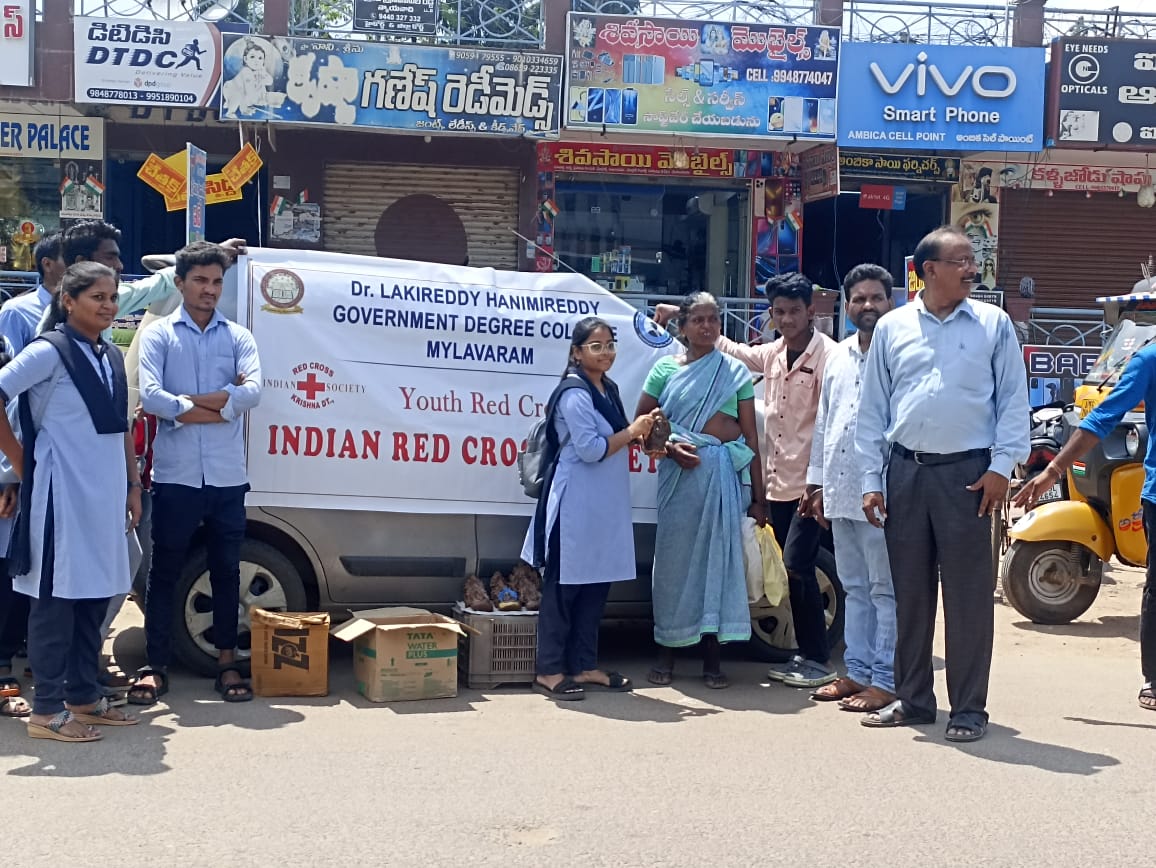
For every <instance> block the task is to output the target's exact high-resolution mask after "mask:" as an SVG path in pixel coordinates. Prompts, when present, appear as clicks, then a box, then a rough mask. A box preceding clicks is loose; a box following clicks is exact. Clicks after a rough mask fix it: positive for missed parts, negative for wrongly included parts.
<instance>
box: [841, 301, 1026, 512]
mask: <svg viewBox="0 0 1156 868" xmlns="http://www.w3.org/2000/svg"><path fill="white" fill-rule="evenodd" d="M1030 414H1031V409H1030V407H1029V405H1028V380H1027V373H1026V371H1025V370H1024V359H1023V352H1022V351H1021V350H1020V345H1019V342H1018V341H1017V340H1016V334H1015V327H1014V326H1013V325H1012V322H1011V319H1010V318H1009V317H1008V315H1007V314H1006V313H1004V312H1003V311H1002V310H1001V309H1000V308H998V307H995V306H994V305H990V304H986V303H984V302H982V301H972V300H971V299H965V300H964V301H963V302H961V303H960V305H959V307H957V308H956V309H955V310H953V311H952V312H951V314H950V315H949V316H947V317H946V318H945V319H943V320H940V319H939V318H938V317H936V316H935V315H934V314H932V313H931V312H930V311H928V310H927V308H926V307H925V306H924V304H923V294H922V293H920V294H919V296H917V297H916V298H915V300H914V301H911V302H909V303H908V304H905V305H904V306H903V307H901V308H899V309H898V310H896V311H893V312H892V313H889V314H887V315H886V316H884V317H882V318H881V319H880V320H879V324H878V325H877V326H876V327H875V336H874V338H872V340H871V349H870V350H869V351H868V353H867V366H866V368H865V370H864V373H863V390H862V393H861V394H860V397H859V420H858V422H857V423H856V427H855V450H856V453H857V455H858V458H859V467H860V472H861V474H862V480H863V485H862V493H863V494H867V493H868V492H871V491H883V490H884V489H883V472H884V469H885V468H886V466H887V458H888V455H889V453H890V449H891V446H892V444H898V445H900V446H904V447H906V448H907V449H910V450H912V451H914V452H937V453H951V452H963V451H965V450H968V449H991V464H990V465H989V467H988V469H989V470H991V471H994V472H996V473H998V474H1000V475H1001V476H1007V477H1009V478H1010V477H1011V473H1012V469H1013V468H1014V467H1015V465H1016V463H1017V462H1020V461H1023V460H1025V459H1026V458H1027V457H1028V452H1029V442H1030V434H1029V432H1030V429H1031V424H1030Z"/></svg>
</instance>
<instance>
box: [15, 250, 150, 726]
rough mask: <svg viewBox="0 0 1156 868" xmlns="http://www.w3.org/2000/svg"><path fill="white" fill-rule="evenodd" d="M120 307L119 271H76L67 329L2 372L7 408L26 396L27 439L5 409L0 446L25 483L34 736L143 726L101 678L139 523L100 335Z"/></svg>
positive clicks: (21, 557) (115, 387) (116, 370)
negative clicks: (112, 614) (104, 632)
mask: <svg viewBox="0 0 1156 868" xmlns="http://www.w3.org/2000/svg"><path fill="white" fill-rule="evenodd" d="M116 304H117V284H116V277H115V274H114V273H113V271H112V270H111V269H109V268H107V267H105V266H103V265H99V264H97V263H92V262H86V263H81V264H78V265H74V266H72V267H70V268H69V269H68V270H67V271H66V272H65V275H64V279H63V281H62V284H61V291H60V296H59V297H58V299H57V302H56V312H57V313H56V315H57V316H58V317H59V318H60V320H61V322H60V323H59V324H58V325H56V327H55V328H53V330H52V331H50V332H47V333H45V334H43V335H41V336H40V337H39V338H38V339H36V340H34V341H33V342H32V343H30V344H29V345H28V346H27V347H26V348H25V350H24V352H22V353H21V354H20V355H19V356H18V357H17V358H16V359H15V360H13V361H12V362H11V363H9V364H8V365H7V366H6V367H5V368H4V369H3V370H0V399H2V400H3V401H4V403H5V404H7V403H8V402H9V401H11V400H13V399H15V398H16V397H17V396H19V395H24V394H26V395H27V398H26V400H23V401H21V402H20V417H21V418H20V428H21V437H22V438H23V444H21V442H20V441H19V440H17V439H16V436H15V434H14V433H13V431H12V426H11V425H10V424H9V423H8V419H7V417H6V416H5V415H3V414H0V451H2V452H3V453H4V454H5V456H7V458H8V460H9V461H10V462H11V463H12V466H13V467H16V468H19V472H20V476H21V480H22V485H21V498H20V513H19V517H18V519H17V523H16V528H15V530H14V534H15V537H16V538H15V539H14V541H13V545H12V549H11V559H10V567H11V571H12V573H13V574H14V576H15V578H14V586H15V588H16V590H17V591H19V592H20V593H22V594H25V595H27V596H29V597H31V598H32V611H31V616H30V618H29V624H28V634H29V635H28V653H29V662H30V663H31V664H32V670H33V672H34V683H35V696H34V698H33V705H32V715H31V717H30V718H29V723H28V734H29V735H30V736H32V737H33V738H48V739H54V740H57V741H77V742H88V741H96V740H98V739H99V738H100V737H101V736H100V732H99V730H97V729H95V728H94V727H95V726H97V725H111V726H124V725H127V724H133V723H136V722H137V721H136V720H135V719H134V718H132V717H129V716H127V715H125V714H124V713H123V712H121V711H120V710H119V709H116V708H110V707H109V706H108V702H107V700H106V699H104V697H103V692H102V690H101V686H100V683H99V681H98V673H99V666H100V642H101V635H100V625H101V621H102V620H103V619H104V615H105V612H106V611H107V609H108V601H109V599H110V598H111V597H113V596H115V595H116V594H123V593H125V592H127V591H128V583H129V572H128V571H129V562H128V546H127V544H126V540H125V531H126V528H128V527H132V526H135V525H136V522H137V521H138V520H139V517H140V477H139V474H138V470H137V465H136V460H135V456H134V454H133V443H132V440H131V438H130V437H129V436H128V419H127V418H126V414H125V412H124V409H125V402H126V401H127V396H128V391H127V384H126V381H125V374H124V360H123V358H122V357H121V354H120V350H118V349H117V348H116V347H115V346H113V345H112V344H109V343H106V342H105V341H104V340H102V338H101V332H102V331H103V330H104V329H106V328H108V327H109V325H110V324H111V323H112V320H113V318H114V317H115V316H116ZM122 498H123V499H122ZM126 512H127V520H126Z"/></svg>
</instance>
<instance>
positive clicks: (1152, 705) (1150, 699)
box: [1136, 687, 1156, 711]
mask: <svg viewBox="0 0 1156 868" xmlns="http://www.w3.org/2000/svg"><path fill="white" fill-rule="evenodd" d="M1136 700H1137V701H1138V702H1139V703H1140V707H1141V708H1143V709H1145V710H1147V711H1156V688H1152V687H1145V688H1144V689H1143V690H1141V691H1140V695H1139V696H1138V697H1136Z"/></svg>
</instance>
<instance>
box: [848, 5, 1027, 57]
mask: <svg viewBox="0 0 1156 868" xmlns="http://www.w3.org/2000/svg"><path fill="white" fill-rule="evenodd" d="M1012 16H1013V9H1012V3H1011V2H1005V3H1001V4H999V5H990V6H969V5H964V4H962V3H916V2H911V0H848V2H846V3H845V4H844V5H843V38H844V39H847V40H851V41H853V42H892V43H894V42H901V43H921V44H925V45H926V44H937V45H1001V46H1002V45H1011V29H1012V28H1011V24H1012Z"/></svg>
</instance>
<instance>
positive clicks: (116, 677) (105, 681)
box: [96, 669, 136, 690]
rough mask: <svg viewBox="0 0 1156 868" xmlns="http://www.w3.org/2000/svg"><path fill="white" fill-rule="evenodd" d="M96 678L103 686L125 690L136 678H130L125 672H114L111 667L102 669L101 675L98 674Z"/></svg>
mask: <svg viewBox="0 0 1156 868" xmlns="http://www.w3.org/2000/svg"><path fill="white" fill-rule="evenodd" d="M96 680H97V683H99V684H100V686H101V687H111V688H115V689H119V690H124V688H126V687H131V686H132V684H133V682H134V681H135V680H136V679H133V678H129V677H128V676H127V675H125V674H124V673H123V672H113V671H112V670H110V669H103V670H101V673H100V675H98V676H97V678H96Z"/></svg>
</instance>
